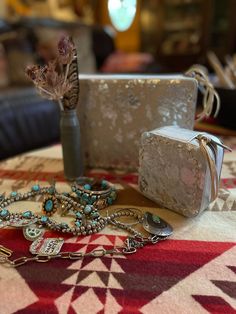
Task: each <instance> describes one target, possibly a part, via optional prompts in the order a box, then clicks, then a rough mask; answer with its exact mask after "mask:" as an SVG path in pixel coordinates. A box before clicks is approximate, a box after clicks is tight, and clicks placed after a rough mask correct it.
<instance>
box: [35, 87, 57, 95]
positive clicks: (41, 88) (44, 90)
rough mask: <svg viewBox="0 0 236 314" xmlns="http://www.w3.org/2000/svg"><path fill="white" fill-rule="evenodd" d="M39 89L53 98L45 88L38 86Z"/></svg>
mask: <svg viewBox="0 0 236 314" xmlns="http://www.w3.org/2000/svg"><path fill="white" fill-rule="evenodd" d="M37 88H38V89H40V90H41V91H42V92H44V93H46V94H48V95H49V96H51V97H53V94H52V93H50V92H49V91H48V90H46V89H45V88H43V87H41V86H38V85H37Z"/></svg>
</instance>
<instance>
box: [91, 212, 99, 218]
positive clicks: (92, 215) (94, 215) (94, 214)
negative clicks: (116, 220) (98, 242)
mask: <svg viewBox="0 0 236 314" xmlns="http://www.w3.org/2000/svg"><path fill="white" fill-rule="evenodd" d="M91 217H92V218H98V217H99V213H98V212H92V213H91Z"/></svg>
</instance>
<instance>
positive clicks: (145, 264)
mask: <svg viewBox="0 0 236 314" xmlns="http://www.w3.org/2000/svg"><path fill="white" fill-rule="evenodd" d="M225 143H226V144H227V145H230V146H231V147H232V148H233V149H234V151H233V153H226V154H225V159H224V165H223V169H222V180H221V188H220V192H219V197H218V198H217V200H216V201H215V202H214V203H212V204H211V205H210V207H209V209H208V210H207V211H205V212H204V213H203V214H202V215H200V216H199V217H196V218H191V219H187V218H184V217H182V216H180V215H178V214H176V213H174V212H171V211H169V210H167V209H164V208H160V207H158V205H157V204H155V203H154V202H152V201H150V200H148V199H146V198H145V197H144V196H142V195H141V194H140V193H139V192H138V189H137V174H136V173H122V172H120V171H119V172H108V171H104V170H102V169H100V170H99V169H96V170H91V171H89V172H88V173H87V175H89V176H94V177H98V178H105V179H107V180H109V181H111V182H113V183H115V184H116V187H117V189H118V199H117V201H116V202H115V205H114V206H112V208H108V210H111V209H115V208H117V207H119V208H121V207H137V208H139V209H141V210H142V211H143V212H145V211H151V212H153V213H154V212H155V213H157V214H158V215H159V216H160V217H162V218H164V219H165V220H167V221H168V222H169V223H170V224H171V225H172V226H173V228H174V233H173V236H171V238H170V239H168V240H166V241H162V242H161V243H158V244H156V245H148V246H145V247H144V248H142V249H140V250H138V252H137V253H135V254H130V255H124V256H123V255H115V256H113V257H112V256H105V257H102V258H92V257H86V258H84V259H82V260H76V261H74V260H66V259H57V260H53V261H49V262H48V263H33V262H32V263H28V264H25V265H22V266H20V267H18V268H7V267H4V266H2V265H0V313H1V314H8V313H29V314H34V313H37V314H40V313H60V314H65V313H69V314H74V313H79V314H90V313H99V314H102V313H105V314H109V313H111V314H115V313H124V314H128V313H143V314H156V313H180V314H184V313H188V314H189V313H191V314H195V313H196V314H201V313H227V314H230V313H236V139H228V140H226V141H225ZM51 179H54V180H56V182H57V186H58V188H59V189H61V190H67V189H68V188H69V187H68V184H67V183H66V182H65V180H64V177H63V166H62V160H61V147H60V146H54V147H52V148H49V149H45V150H42V151H37V152H34V153H29V154H26V155H22V156H19V157H15V158H12V159H9V160H7V161H4V162H2V163H1V164H0V192H1V193H2V192H7V193H8V192H10V191H13V190H14V191H15V190H20V191H25V190H27V189H29V187H31V186H32V184H33V183H35V182H38V183H39V184H40V185H42V186H43V185H48V181H50V180H51ZM15 205H16V204H15ZM12 206H13V205H12ZM27 206H28V204H27V203H26V202H22V203H19V204H17V206H16V207H15V209H16V208H17V210H22V209H23V210H26V209H27V208H28V207H27ZM46 235H47V236H54V235H55V234H53V233H51V232H47V234H46ZM57 236H58V235H57ZM126 236H127V234H125V232H124V231H121V230H115V229H114V228H113V229H111V228H109V227H107V228H105V229H104V230H103V231H101V232H100V233H99V234H95V235H91V236H86V237H71V236H65V237H64V239H65V244H64V245H63V251H73V252H89V251H91V250H93V249H95V248H101V247H102V248H112V247H114V245H122V243H123V241H124V239H125V238H126ZM29 243H30V242H29V241H27V240H26V239H25V238H24V237H23V235H22V231H21V230H20V229H1V230H0V244H2V245H4V246H6V247H8V248H10V249H11V250H13V251H14V255H13V257H14V258H17V257H19V256H30V253H29V249H28V248H29Z"/></svg>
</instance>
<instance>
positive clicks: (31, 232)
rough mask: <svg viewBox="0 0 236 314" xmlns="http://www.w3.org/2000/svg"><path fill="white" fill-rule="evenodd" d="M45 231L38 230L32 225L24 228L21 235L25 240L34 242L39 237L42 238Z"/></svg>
mask: <svg viewBox="0 0 236 314" xmlns="http://www.w3.org/2000/svg"><path fill="white" fill-rule="evenodd" d="M44 232H45V230H44V229H42V228H38V227H37V225H35V224H32V225H30V226H26V227H24V228H23V235H24V237H25V238H26V240H29V241H34V240H36V239H37V238H39V237H42V236H43V234H44Z"/></svg>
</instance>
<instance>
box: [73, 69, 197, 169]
mask: <svg viewBox="0 0 236 314" xmlns="http://www.w3.org/2000/svg"><path fill="white" fill-rule="evenodd" d="M80 86H81V96H80V102H79V109H78V110H79V112H78V113H79V119H80V123H81V134H82V142H83V148H84V152H85V155H86V160H87V165H88V166H91V167H103V168H118V169H126V170H127V169H129V170H137V167H138V151H139V145H140V137H141V134H142V133H143V132H144V131H147V130H152V129H155V128H157V127H161V126H165V125H179V126H181V127H185V128H189V129H192V128H193V124H194V116H195V106H196V97H197V82H196V81H195V80H194V79H192V78H188V77H184V76H181V75H179V76H156V75H155V76H146V75H143V76H142V75H80Z"/></svg>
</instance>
